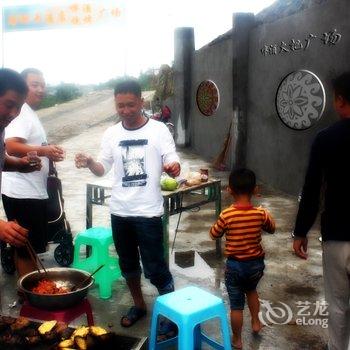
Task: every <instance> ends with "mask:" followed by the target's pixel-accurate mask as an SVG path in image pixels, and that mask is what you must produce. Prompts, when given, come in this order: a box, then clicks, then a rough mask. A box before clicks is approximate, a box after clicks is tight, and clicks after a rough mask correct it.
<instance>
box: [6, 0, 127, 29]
mask: <svg viewBox="0 0 350 350" xmlns="http://www.w3.org/2000/svg"><path fill="white" fill-rule="evenodd" d="M122 14H123V13H122V9H121V7H120V6H118V4H117V3H116V2H115V1H108V2H105V1H95V2H91V1H90V2H79V3H78V2H72V3H66V4H65V5H53V4H50V5H48V4H46V5H45V4H43V5H39V4H38V5H23V6H9V7H4V8H3V18H2V21H3V31H4V32H14V31H23V30H40V29H61V28H62V29H63V28H69V27H83V26H90V25H95V24H100V23H105V22H106V21H112V20H120V18H121V17H122Z"/></svg>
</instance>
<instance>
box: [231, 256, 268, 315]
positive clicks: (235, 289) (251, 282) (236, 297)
mask: <svg viewBox="0 0 350 350" xmlns="http://www.w3.org/2000/svg"><path fill="white" fill-rule="evenodd" d="M264 268H265V264H264V258H258V259H254V260H246V261H238V260H234V259H230V258H228V259H227V261H226V270H225V285H226V289H227V293H228V296H229V299H230V307H231V310H243V309H244V302H245V293H246V292H251V291H254V290H256V286H257V285H258V283H259V281H260V279H261V277H262V276H263V274H264Z"/></svg>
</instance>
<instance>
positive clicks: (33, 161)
mask: <svg viewBox="0 0 350 350" xmlns="http://www.w3.org/2000/svg"><path fill="white" fill-rule="evenodd" d="M27 158H28V162H29V165H31V166H35V165H37V163H38V160H39V157H38V152H37V151H30V152H28V153H27Z"/></svg>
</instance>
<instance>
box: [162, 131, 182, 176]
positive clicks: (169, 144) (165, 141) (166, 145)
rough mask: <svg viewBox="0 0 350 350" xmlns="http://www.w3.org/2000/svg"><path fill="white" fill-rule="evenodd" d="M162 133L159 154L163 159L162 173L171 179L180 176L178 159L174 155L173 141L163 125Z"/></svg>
mask: <svg viewBox="0 0 350 350" xmlns="http://www.w3.org/2000/svg"><path fill="white" fill-rule="evenodd" d="M163 130H164V133H163V134H161V136H162V141H161V154H162V157H163V171H165V172H166V173H167V174H168V175H170V176H172V177H176V176H179V175H180V171H181V166H180V158H179V156H178V155H177V153H176V146H175V142H174V139H173V137H172V135H171V133H170V131H169V129H168V128H167V127H166V126H165V125H163Z"/></svg>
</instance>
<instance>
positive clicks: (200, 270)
mask: <svg viewBox="0 0 350 350" xmlns="http://www.w3.org/2000/svg"><path fill="white" fill-rule="evenodd" d="M75 115H77V113H76V112H75ZM104 116H107V117H106V118H105V117H104ZM104 116H103V117H101V118H100V119H99V120H98V118H97V117H96V118H95V123H92V122H91V120H89V121H87V122H84V123H85V124H84V123H82V124H84V125H85V127H83V128H82V130H79V135H76V132H72V133H68V135H67V137H66V138H61V141H62V142H61V145H62V146H63V147H64V148H65V149H66V152H67V157H66V160H65V161H64V162H63V163H61V164H59V166H58V171H59V174H60V177H61V179H62V181H63V189H64V197H65V210H66V214H67V217H68V220H69V222H70V224H71V226H72V230H73V233H74V234H76V233H77V232H80V231H82V230H83V229H84V227H85V184H86V183H87V182H91V181H95V180H96V178H95V177H94V176H93V175H91V174H89V173H88V171H86V170H77V169H75V168H74V166H73V158H74V154H75V153H76V152H78V151H85V152H88V153H91V154H94V155H95V154H97V152H98V147H99V140H100V138H101V135H102V133H103V131H104V130H105V129H106V128H107V126H108V125H110V124H111V123H112V121H111V118H110V116H111V114H105V115H104ZM51 120H52V119H51ZM67 120H68V119H67V118H66V119H65V123H67ZM93 124H95V125H94V126H93ZM46 127H48V126H47V125H46ZM54 127H55V128H58V129H61V128H62V126H60V124H59V119H57V123H55V125H54ZM83 130H85V131H83ZM50 133H51V134H52V133H53V132H52V131H49V134H50ZM181 159H182V162H183V166H184V167H185V168H187V169H191V170H195V169H199V168H200V167H203V166H205V167H210V165H209V164H207V163H206V162H205V161H204V160H202V159H200V158H198V157H197V156H196V155H195V154H193V153H191V152H190V151H188V150H186V151H183V152H181ZM210 174H211V176H213V177H216V178H221V179H222V189H223V192H222V193H223V198H222V201H223V207H225V206H228V205H229V203H230V198H229V196H228V195H227V194H226V192H225V186H226V184H227V181H226V178H227V173H225V172H220V173H219V172H214V171H213V170H212V169H211V168H210ZM107 178H108V177H107ZM256 203H259V204H261V205H263V206H265V207H266V208H268V209H269V210H270V211H271V213H272V214H273V216H274V217H275V219H276V222H277V231H276V233H275V234H274V235H268V234H266V235H264V237H263V244H264V247H265V250H266V271H265V275H264V277H263V279H262V281H261V283H260V285H259V292H260V297H261V299H263V300H267V301H270V302H271V303H272V306H273V307H274V309H273V310H272V313H270V314H266V313H264V314H263V317H264V319H266V320H268V317H267V316H270V317H272V318H271V319H270V321H268V322H269V327H265V328H264V329H263V331H262V332H261V336H259V337H253V335H252V334H251V331H250V328H249V323H250V322H249V315H248V312H245V318H244V322H245V323H244V324H245V329H244V332H243V336H244V349H253V350H257V349H268V350H270V349H271V350H272V349H276V350H287V349H293V350H301V349H315V350H320V349H323V346H324V344H325V342H326V338H327V329H326V328H323V327H322V326H321V325H316V326H315V325H313V324H314V323H315V322H320V321H319V320H318V321H317V320H316V319H319V318H320V317H321V316H319V313H318V310H317V309H316V308H317V306H318V303H319V302H320V301H321V300H323V298H324V295H323V284H322V266H321V244H320V242H319V240H318V233H317V227H316V228H315V229H314V230H313V231H312V232H311V234H310V243H309V245H310V248H309V250H310V251H309V259H308V260H307V261H302V260H300V259H298V258H297V257H295V256H294V255H293V253H292V251H291V239H290V232H291V231H292V229H293V220H294V218H295V212H296V208H297V199H296V198H294V197H291V196H288V195H285V194H283V193H279V192H277V191H274V190H272V189H270V188H268V187H267V186H266V185H264V184H262V185H261V197H258V198H256ZM214 214H215V211H214V205H212V204H210V205H207V206H204V207H202V208H201V210H200V211H197V212H186V213H184V214H183V215H182V218H181V222H180V226H179V232H178V235H177V238H176V242H175V249H174V252H173V253H172V254H171V255H170V268H171V271H172V272H173V274H174V278H175V285H176V288H181V287H184V286H187V285H196V286H199V287H202V288H204V289H206V290H207V291H209V292H212V293H213V294H215V295H217V296H219V297H222V298H223V299H224V300H225V303H226V301H227V293H226V290H225V286H224V280H223V274H224V269H223V267H224V259H217V258H216V257H215V244H214V242H212V241H211V240H210V239H209V237H208V230H209V228H210V225H211V224H212V223H213V221H214V220H215V217H214V216H215V215H214ZM177 219H178V216H172V217H171V220H170V240H171V241H172V240H173V238H174V231H175V227H176V223H177ZM94 224H95V225H109V216H108V209H107V208H106V207H98V208H96V210H95V211H94ZM53 249H54V246H53V245H51V247H50V251H49V252H48V253H46V254H44V255H43V259H44V264H45V265H46V266H54V265H55V261H54V259H53V257H52V251H53ZM191 252H194V253H192V254H194V256H195V258H194V264H193V266H188V267H185V268H184V266H185V265H186V264H187V263H188V261H187V260H188V259H187V258H188V255H190V254H191ZM175 261H176V263H175ZM15 286H16V278H15V276H8V275H6V274H5V273H4V272H1V278H0V288H1V289H0V290H1V291H2V313H3V314H10V315H18V313H19V306H15V307H10V306H9V305H10V304H12V303H13V302H14V301H15V300H16V297H15ZM143 291H144V294H145V297H146V301H147V305H148V307H149V313H148V316H147V318H145V319H144V320H143V321H142V322H139V323H138V324H136V325H135V326H134V327H132V328H130V329H124V328H122V327H121V326H120V325H119V320H120V317H121V315H122V314H123V313H124V312H125V311H126V310H127V309H128V307H129V306H130V305H131V304H132V303H131V298H130V295H129V293H128V291H127V288H126V285H125V282H124V281H123V280H120V281H119V282H117V283H115V285H114V290H113V297H112V298H111V299H109V300H101V299H99V298H98V291H97V289H96V288H92V289H91V290H90V293H89V298H90V300H91V302H92V304H93V309H94V315H95V323H96V324H99V325H102V326H111V328H112V329H113V330H114V331H116V332H117V333H120V334H126V335H136V336H140V337H141V336H147V335H148V330H149V323H150V315H151V310H152V305H153V301H154V298H155V297H156V296H157V293H156V290H155V288H153V287H152V286H151V285H150V284H149V282H148V281H146V280H144V281H143ZM297 302H303V304H300V305H298V304H297ZM305 302H309V303H311V304H309V308H308V310H304V311H303V312H301V311H302V310H301V308H299V307H298V306H301V305H305ZM281 303H284V304H286V305H287V307H290V309H291V311H290V313H288V308H287V309H286V306H284V305H282V304H281ZM226 306H227V310H228V305H227V303H226ZM277 307H280V309H277ZM270 311H271V310H270ZM283 312H285V313H286V316H288V315H289V314H290V315H291V319H290V320H288V319H287V318H288V317H287V318H286V317H284V318H283V317H281V316H283ZM310 312H311V315H310V316H302V314H304V315H305V314H307V313H310ZM314 312H316V315H315V316H312V314H313V313H314ZM273 316H275V317H273ZM303 317H304V318H303ZM287 321H288V322H287ZM84 322H86V321H85V319H84V318H80V319H78V320H77V321H76V322H75V323H74V324H75V325H78V324H81V323H84ZM273 322H275V323H278V324H273ZM284 322H287V323H286V324H281V323H284ZM296 322H304V325H297V324H296ZM307 324H311V325H307ZM205 328H206V329H207V330H208V332H209V333H210V334H212V335H213V336H215V337H217V336H218V335H219V331H218V325H217V324H216V323H215V322H210V323H209V324H208V325H206V327H205Z"/></svg>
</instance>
